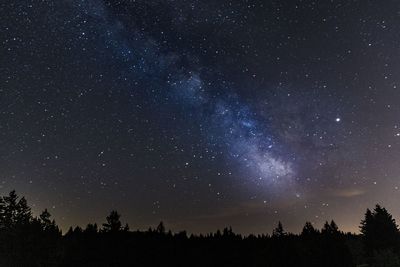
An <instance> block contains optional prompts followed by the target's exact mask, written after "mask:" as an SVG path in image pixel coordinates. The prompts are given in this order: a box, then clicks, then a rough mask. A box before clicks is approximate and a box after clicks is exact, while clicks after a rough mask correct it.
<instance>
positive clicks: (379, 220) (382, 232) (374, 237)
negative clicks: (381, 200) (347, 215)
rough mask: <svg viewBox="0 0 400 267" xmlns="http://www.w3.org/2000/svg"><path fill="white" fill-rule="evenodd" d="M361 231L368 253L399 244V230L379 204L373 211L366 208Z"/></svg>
mask: <svg viewBox="0 0 400 267" xmlns="http://www.w3.org/2000/svg"><path fill="white" fill-rule="evenodd" d="M360 230H361V233H362V235H363V237H364V242H365V247H366V250H367V253H368V254H371V253H372V252H373V251H376V250H383V249H397V248H398V246H399V230H398V228H397V225H396V221H395V220H394V219H393V217H392V215H391V214H390V213H389V212H388V211H387V210H386V209H385V208H382V207H381V206H380V205H376V206H375V209H374V211H373V212H371V211H370V210H369V209H367V211H366V213H365V218H364V220H362V221H361V226H360Z"/></svg>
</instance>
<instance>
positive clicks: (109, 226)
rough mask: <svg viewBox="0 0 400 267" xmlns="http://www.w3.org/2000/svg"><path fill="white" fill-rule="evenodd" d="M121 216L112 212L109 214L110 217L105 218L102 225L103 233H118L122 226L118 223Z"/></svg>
mask: <svg viewBox="0 0 400 267" xmlns="http://www.w3.org/2000/svg"><path fill="white" fill-rule="evenodd" d="M120 217H121V215H120V214H119V213H118V212H117V211H115V210H113V211H111V212H110V215H108V216H107V217H106V220H107V222H106V223H103V231H104V232H118V231H120V230H121V228H122V224H121V221H120Z"/></svg>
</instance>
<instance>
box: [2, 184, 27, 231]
mask: <svg viewBox="0 0 400 267" xmlns="http://www.w3.org/2000/svg"><path fill="white" fill-rule="evenodd" d="M0 215H1V216H0V228H5V229H12V228H15V227H18V226H21V225H26V224H28V223H29V222H30V221H31V219H32V213H31V209H30V208H29V206H28V204H27V201H26V199H25V197H22V198H19V197H18V195H17V193H16V192H15V190H13V191H11V192H10V193H9V195H8V196H5V197H3V198H2V200H1V205H0Z"/></svg>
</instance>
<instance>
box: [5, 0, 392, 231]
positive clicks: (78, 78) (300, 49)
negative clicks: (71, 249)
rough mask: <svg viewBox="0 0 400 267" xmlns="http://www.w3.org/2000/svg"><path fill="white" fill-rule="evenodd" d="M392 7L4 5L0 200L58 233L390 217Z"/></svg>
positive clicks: (212, 0)
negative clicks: (12, 194)
mask: <svg viewBox="0 0 400 267" xmlns="http://www.w3.org/2000/svg"><path fill="white" fill-rule="evenodd" d="M399 32H400V3H399V2H398V1H395V0H388V1H385V2H384V3H381V2H380V1H372V0H363V1H361V0H352V1H348V0H346V1H344V0H331V1H325V0H324V1H309V0H297V1H262V0H253V1H252V0H246V1H227V0H202V1H201V0H179V1H178V0H164V1H155V0H126V1H110V0H80V1H79V0H60V1H50V0H48V1H47V0H43V1H29V0H12V1H11V0H5V1H1V3H0V187H1V188H0V192H1V193H2V194H6V193H7V192H9V191H10V190H11V189H16V190H17V192H18V193H19V194H21V195H25V196H26V197H27V198H28V201H29V203H30V204H31V205H32V206H33V211H34V212H35V213H36V214H37V212H39V211H40V210H42V209H44V208H45V207H48V208H50V212H51V213H52V214H53V215H54V216H55V219H56V221H57V223H58V224H59V225H60V226H61V227H62V228H63V229H64V230H65V229H67V227H68V226H70V225H81V226H84V225H85V224H86V223H88V222H95V221H96V222H99V223H101V222H103V221H104V218H105V216H106V215H107V214H108V212H109V211H110V210H111V209H117V210H118V211H119V212H120V213H122V215H123V216H122V221H123V222H128V223H129V224H130V226H131V229H146V228H148V227H149V226H154V225H156V224H158V222H159V221H160V220H163V221H164V222H165V224H166V226H167V228H171V229H172V230H174V231H177V230H182V229H186V230H188V231H189V232H196V233H198V232H208V231H214V230H216V229H217V228H222V227H224V226H228V225H231V226H232V227H233V229H234V231H237V232H240V233H245V234H246V233H265V232H270V231H271V229H272V228H273V226H274V225H276V223H277V222H278V220H281V221H282V222H283V225H284V227H285V228H286V229H287V230H290V231H294V232H298V231H299V230H300V229H301V227H302V225H303V223H304V222H305V221H306V220H308V221H311V222H313V223H314V224H315V226H317V227H320V226H322V223H323V222H324V221H325V220H330V219H335V220H336V222H337V223H338V225H339V227H340V228H341V229H342V230H346V231H354V232H356V231H358V225H359V221H360V220H361V218H362V216H363V213H364V211H365V209H366V208H367V207H371V206H372V205H374V204H375V203H381V204H382V205H384V206H386V207H387V208H388V209H389V211H390V212H392V213H393V214H394V216H395V218H399V219H400V210H399V209H398V200H399V196H400V192H399V189H398V187H399V186H400V182H399V175H400V164H399V156H400V110H399V101H400V91H399V90H400V80H399V78H400V75H399V74H400V73H399V72H400V49H399V43H400V36H399Z"/></svg>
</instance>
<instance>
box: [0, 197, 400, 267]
mask: <svg viewBox="0 0 400 267" xmlns="http://www.w3.org/2000/svg"><path fill="white" fill-rule="evenodd" d="M360 228H361V233H362V234H361V235H354V234H349V233H348V234H345V233H343V232H341V231H339V230H338V227H337V226H336V224H335V223H334V222H333V221H332V222H331V223H328V222H327V223H325V225H324V226H323V228H322V229H321V230H317V229H315V228H314V227H313V225H312V224H311V223H308V222H307V223H306V224H305V226H304V228H303V231H302V233H301V234H299V235H295V234H290V233H285V231H284V229H283V227H282V224H280V223H279V225H278V227H277V228H276V229H274V231H273V234H272V236H268V235H259V236H246V237H243V236H241V235H237V234H235V233H234V232H233V231H232V230H231V229H230V228H226V229H224V230H223V231H222V232H220V231H217V232H216V233H210V234H207V235H199V236H193V235H190V236H188V235H187V234H186V232H180V233H174V234H173V233H171V232H169V231H166V230H165V227H164V225H163V224H162V223H160V225H159V226H158V227H157V228H156V229H149V230H148V231H145V232H140V231H130V230H129V228H128V226H127V225H126V226H122V224H121V222H120V216H119V214H118V213H117V212H115V211H113V212H111V213H110V215H109V216H108V217H107V218H106V223H104V224H103V225H102V227H101V228H99V227H98V226H97V224H89V225H88V226H87V227H86V228H85V229H82V228H79V227H76V228H75V229H72V228H71V229H70V230H69V231H68V232H67V233H66V234H65V235H62V234H61V231H60V230H59V229H58V227H57V225H56V223H55V222H54V220H51V219H50V214H49V213H48V212H47V210H45V211H44V212H43V213H42V214H41V215H40V216H39V217H33V216H32V214H31V211H30V208H29V206H28V205H27V203H26V200H25V199H24V198H19V197H18V196H17V195H16V194H15V192H11V193H10V194H9V195H8V196H5V197H1V198H0V241H1V242H0V266H5V267H7V266H46V267H47V266H49V267H50V266H96V267H101V266H104V267H105V266H107V267H108V266H185V267H186V266H199V267H200V266H202V267H203V266H230V267H234V266H249V267H251V266H280V267H282V266H296V267H298V266H307V267H310V266H318V267H321V266H326V267H329V266H337V267H346V266H361V265H363V266H364V264H368V265H365V266H382V267H383V266H385V267H388V266H400V260H399V259H400V257H399V256H400V253H399V251H400V250H399V247H400V234H399V231H398V229H397V225H396V223H395V221H394V219H393V218H392V216H391V215H390V214H389V213H388V212H387V211H386V209H384V208H381V207H380V206H379V205H377V206H376V207H375V209H374V210H373V211H370V210H367V212H366V214H365V218H364V220H362V222H361V227H360Z"/></svg>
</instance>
